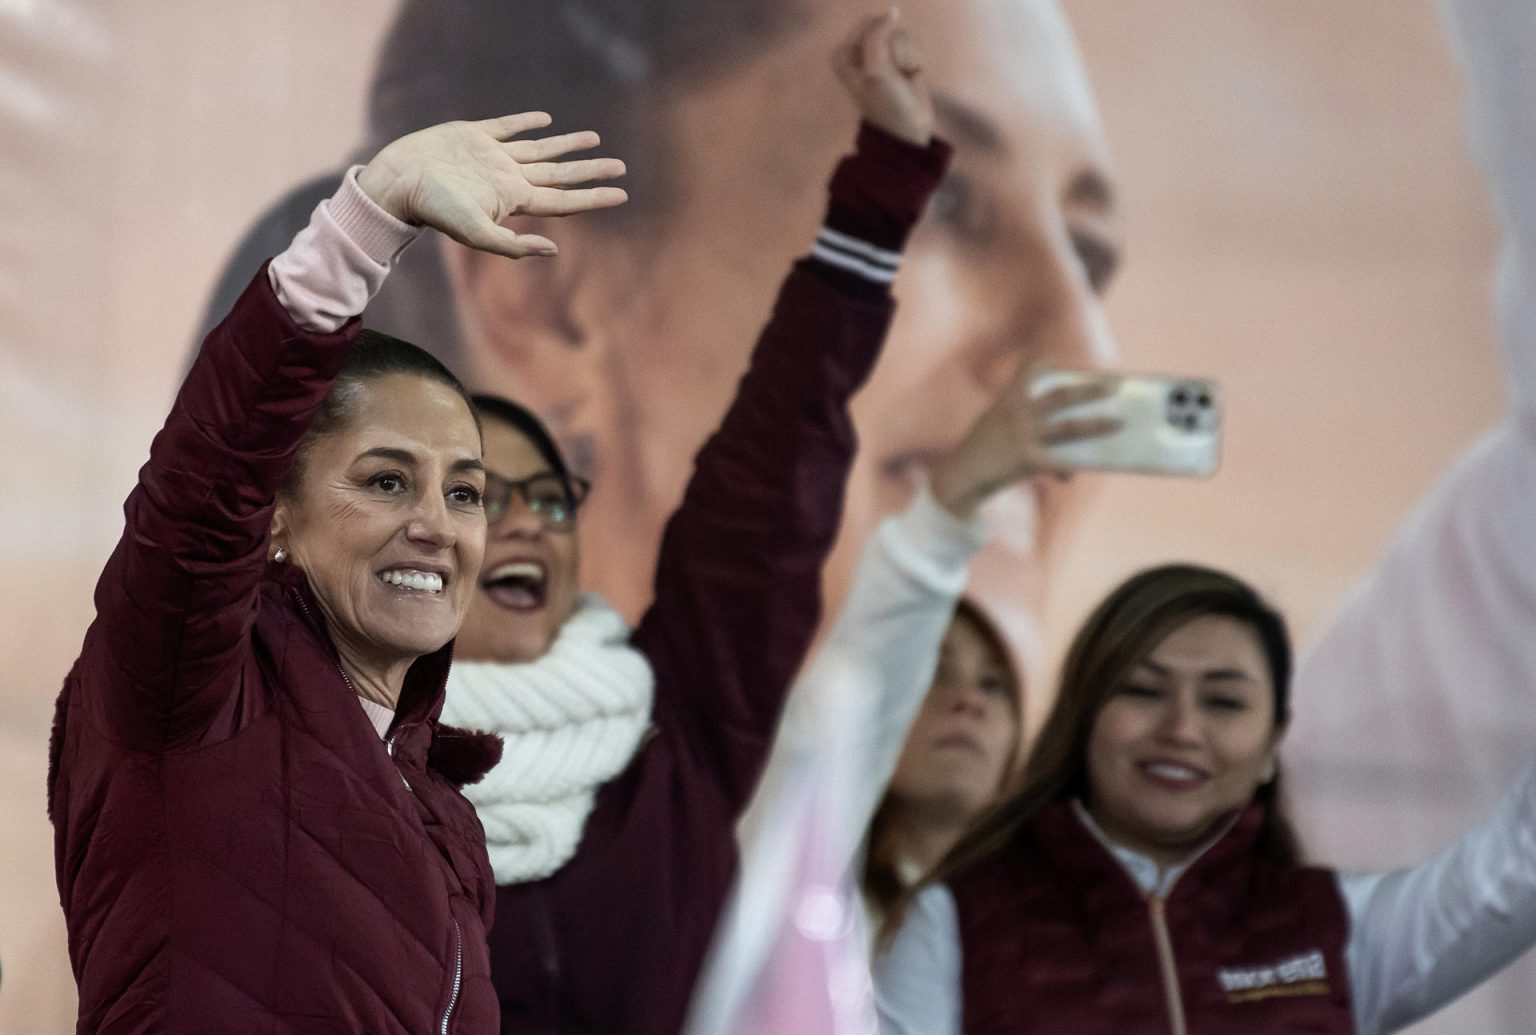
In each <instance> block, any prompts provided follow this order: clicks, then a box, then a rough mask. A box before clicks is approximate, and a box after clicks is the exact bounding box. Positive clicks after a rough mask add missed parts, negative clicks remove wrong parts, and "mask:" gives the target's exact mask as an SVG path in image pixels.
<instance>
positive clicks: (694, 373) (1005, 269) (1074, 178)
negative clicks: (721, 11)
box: [447, 0, 1119, 656]
mask: <svg viewBox="0 0 1536 1035" xmlns="http://www.w3.org/2000/svg"><path fill="white" fill-rule="evenodd" d="M855 13H857V12H854V11H850V10H847V9H845V7H844V6H843V5H837V4H832V3H830V2H827V3H822V4H818V5H813V7H812V9H811V10H810V11H809V13H808V15H807V17H806V18H805V19H804V20H802V21H799V22H797V23H795V24H793V25H792V26H791V27H790V28H789V29H788V30H786V31H784V32H782V33H780V34H779V35H778V37H777V38H775V39H773V40H771V41H769V42H768V43H766V44H765V46H764V48H763V49H762V50H761V51H757V52H753V53H752V54H749V55H748V56H746V57H745V58H743V59H742V60H740V61H738V62H736V63H735V64H734V65H733V66H732V67H731V68H729V69H727V70H725V71H723V72H720V73H718V74H715V75H713V76H712V77H710V78H709V79H708V81H707V82H704V83H701V84H699V85H698V86H697V87H696V88H690V87H689V85H688V84H684V85H682V86H678V87H675V88H673V89H672V90H670V91H669V96H668V97H666V98H665V99H664V103H658V105H657V106H656V109H657V110H656V111H655V117H656V119H657V120H658V122H657V125H656V130H655V132H657V133H658V134H662V135H664V136H665V138H666V140H667V146H668V147H669V148H670V149H671V151H672V159H673V161H674V162H675V164H676V168H675V170H674V172H675V175H674V176H673V178H672V184H673V187H672V192H673V194H674V195H675V196H673V197H669V198H668V199H667V202H666V206H665V211H664V213H663V214H662V215H661V216H659V217H658V219H657V221H656V224H655V226H656V230H655V232H654V233H649V234H643V235H639V234H628V235H612V236H609V237H603V236H601V235H600V234H598V233H593V232H590V231H589V230H588V229H587V228H586V227H584V226H582V225H578V224H567V225H562V226H561V227H559V228H558V231H559V233H560V234H561V249H562V254H561V257H560V258H559V259H558V260H557V261H556V262H553V263H549V264H547V265H544V266H540V267H538V268H536V269H532V270H530V268H529V265H528V264H519V265H518V266H516V267H515V268H512V267H511V264H508V263H486V262H483V261H481V260H479V259H477V258H476V257H475V256H474V255H473V254H472V253H468V252H466V251H464V250H462V249H459V248H458V247H457V246H453V245H449V246H448V249H449V251H448V253H447V264H448V268H449V271H450V277H451V280H452V282H453V284H454V290H455V294H456V299H457V302H458V304H459V307H460V313H461V315H462V317H463V321H462V322H463V325H464V333H465V338H466V347H467V349H468V353H469V355H468V358H467V360H466V362H465V369H464V370H463V371H462V373H464V374H465V375H467V377H468V379H470V380H471V381H473V382H474V383H475V384H476V385H477V386H478V387H480V388H483V389H485V390H488V391H492V392H499V393H503V394H506V395H508V396H511V397H513V398H516V399H518V400H519V401H521V402H523V403H525V404H527V405H529V406H530V407H532V408H533V409H535V410H537V411H538V412H539V413H540V414H541V415H543V416H544V417H545V418H546V419H547V420H548V421H549V422H550V424H551V426H552V428H553V429H554V431H555V433H556V435H557V436H558V437H559V438H560V439H561V440H562V442H563V443H565V444H566V447H567V449H568V450H569V454H570V455H571V458H572V461H573V463H574V465H575V466H576V468H577V469H578V470H580V471H582V472H583V473H587V474H589V475H590V477H591V478H592V481H593V483H594V487H593V492H592V495H591V497H590V500H589V502H588V503H587V506H586V509H585V510H584V511H583V515H582V518H583V528H582V549H583V552H584V554H585V556H586V558H587V562H588V564H587V571H588V572H589V577H590V579H591V581H592V582H593V583H594V584H595V588H597V589H599V590H601V591H603V592H605V593H606V594H607V595H608V596H609V597H610V598H611V599H613V600H614V602H615V603H616V604H617V605H618V606H619V607H620V608H621V609H624V610H625V611H627V612H629V613H630V614H631V615H633V614H634V612H635V611H636V610H638V606H639V605H640V604H642V603H643V602H644V601H645V600H646V599H648V597H649V593H650V578H651V563H652V561H653V559H654V548H653V547H652V548H650V549H642V548H638V547H637V543H638V544H654V543H656V542H657V541H658V539H659V535H660V531H661V526H662V523H663V522H664V521H665V519H666V517H667V515H668V514H669V513H670V511H671V510H672V509H673V508H674V507H675V506H676V504H677V502H678V500H679V498H680V496H681V492H682V489H683V486H684V484H685V482H686V480H687V477H688V474H689V471H690V469H691V461H692V457H693V454H694V453H695V451H696V450H697V449H698V448H699V446H700V445H701V444H702V443H703V441H704V439H705V437H706V436H707V435H708V434H709V432H710V431H711V430H712V429H713V428H714V427H715V426H716V425H717V424H718V423H719V420H720V418H721V416H722V415H723V413H724V411H725V408H726V406H727V405H728V404H729V401H730V398H731V396H732V394H733V392H734V390H735V386H736V382H737V380H738V378H739V377H740V375H741V373H742V371H743V369H744V368H745V364H746V359H747V355H748V352H749V350H750V349H751V347H752V344H753V342H754V340H755V339H756V336H757V333H758V331H759V329H760V328H761V327H762V325H763V323H764V321H765V320H766V319H767V317H768V313H769V310H770V307H771V305H772V299H773V295H774V293H775V292H776V290H777V288H778V285H779V283H780V282H781V280H782V279H783V277H784V275H785V272H786V271H787V269H788V267H789V264H790V262H791V261H792V260H793V259H794V258H796V257H799V256H802V255H804V254H805V253H806V252H807V251H808V249H809V245H810V242H811V240H812V238H813V236H814V233H815V229H816V226H817V225H818V222H819V219H820V215H821V212H822V208H823V206H824V204H825V193H824V185H825V183H826V181H827V179H828V177H829V175H830V173H831V170H832V167H833V164H834V162H835V161H836V159H837V158H838V156H839V155H841V154H843V153H845V152H846V151H847V150H848V148H849V147H850V145H851V143H852V139H853V128H854V124H853V117H852V111H851V107H850V106H849V105H848V104H846V103H845V102H844V101H843V100H842V94H841V91H840V90H839V89H838V88H837V86H836V85H835V83H834V81H833V76H832V72H831V69H830V60H829V59H830V55H831V51H832V46H833V44H834V42H835V41H836V40H837V39H838V38H839V37H840V36H841V35H842V34H843V33H845V32H846V31H847V26H848V24H849V22H850V20H851V19H852V18H853V17H854V15H855ZM902 18H903V19H904V21H905V24H906V26H907V28H908V29H909V30H910V31H911V32H912V33H913V35H914V36H915V37H916V39H917V41H918V43H919V45H920V46H921V48H922V49H923V51H924V53H925V54H926V56H927V63H928V68H929V70H930V81H931V82H932V83H933V85H934V88H935V91H936V103H937V112H938V117H939V132H940V133H941V135H943V136H944V137H945V138H946V139H948V140H949V141H950V142H952V143H953V144H954V145H955V148H956V154H955V159H954V162H953V166H952V172H951V175H950V176H949V178H948V179H947V181H946V182H945V183H944V184H943V186H942V187H941V188H940V190H939V191H938V193H937V195H936V196H935V198H934V201H933V204H932V206H931V208H930V211H929V212H928V214H927V216H926V218H925V219H924V221H923V223H922V224H921V225H920V227H919V229H918V230H917V232H916V233H915V234H914V236H913V238H912V240H911V242H910V244H909V246H908V250H907V255H906V259H905V263H904V266H903V269H902V272H901V274H900V276H899V277H898V280H897V283H896V294H897V298H898V300H899V303H900V305H899V310H898V313H897V317H896V320H895V324H894V326H893V329H892V331H891V335H890V338H889V341H888V343H887V345H886V349H885V353H884V356H883V358H882V359H881V361H880V364H879V366H878V367H877V368H876V370H875V373H874V376H873V378H872V380H871V382H870V384H869V385H868V387H867V388H866V389H865V390H864V391H863V392H862V393H861V394H860V395H859V397H858V398H857V399H856V401H855V403H854V418H855V422H856V425H857V428H858V434H859V440H860V448H859V454H858V459H857V462H856V465H855V468H854V472H853V476H852V480H851V482H850V484H849V489H848V500H847V510H846V516H845V520H844V527H843V534H842V539H841V541H840V542H839V544H838V547H837V550H836V551H835V553H834V555H833V558H832V560H831V561H830V563H829V566H828V570H827V587H828V591H829V594H828V602H829V610H830V607H835V606H836V604H837V603H839V602H840V601H841V599H842V596H843V593H844V591H845V589H846V584H847V580H848V578H849V576H850V574H851V569H852V566H853V564H854V562H855V560H856V558H857V554H858V549H859V546H860V545H861V544H862V542H863V541H864V539H865V538H866V537H867V535H868V534H869V532H870V531H871V530H872V528H873V527H874V525H875V524H876V523H877V522H878V520H879V519H880V518H881V517H882V516H883V515H885V514H887V513H889V512H891V511H893V510H896V509H899V508H901V507H902V506H904V505H905V504H906V502H907V501H908V500H909V499H910V498H911V495H912V492H913V490H914V487H915V485H916V484H917V483H918V482H919V480H920V479H921V478H922V477H923V474H924V471H925V468H926V466H927V464H928V462H929V460H930V458H931V457H933V456H934V455H935V454H936V453H937V452H939V451H941V450H943V449H945V448H946V447H947V446H949V445H950V444H951V443H953V442H955V441H956V440H957V439H958V438H959V436H960V435H961V433H962V432H963V430H964V429H965V428H966V427H967V426H968V424H969V423H970V422H971V421H972V419H973V418H974V417H975V416H976V415H977V414H978V413H979V412H980V411H981V409H982V408H983V406H984V405H985V404H986V403H987V402H988V401H989V400H990V399H991V398H992V396H993V395H994V394H995V393H996V392H997V391H998V390H999V389H1000V387H1001V386H1002V385H1003V384H1004V383H1005V382H1006V380H1007V379H1008V377H1009V376H1010V374H1011V373H1012V372H1013V371H1014V370H1015V368H1016V367H1017V365H1018V364H1019V363H1021V362H1043V363H1051V364H1058V365H1066V366H1091V365H1100V364H1103V363H1105V362H1106V361H1107V360H1109V359H1110V358H1111V356H1112V351H1113V349H1112V344H1111V341H1110V338H1109V335H1108V333H1107V330H1106V328H1105V324H1104V319H1103V314H1102V312H1101V309H1100V301H1099V295H1100V293H1101V292H1102V291H1103V290H1104V288H1105V287H1106V285H1107V284H1108V282H1109V280H1110V278H1111V276H1112V274H1113V272H1114V269H1115V266H1116V263H1117V258H1118V248H1119V245H1118V238H1117V224H1116V217H1115V213H1114V210H1113V206H1112V201H1111V196H1110V188H1109V182H1108V172H1107V161H1106V156H1105V148H1104V143H1103V140H1102V138H1101V134H1100V130H1099V126H1098V122H1097V116H1096V114H1095V111H1094V108H1093V102H1092V97H1091V95H1090V93H1089V89H1088V85H1087V81H1086V78H1085V76H1084V73H1083V69H1082V66H1081V64H1080V60H1079V58H1078V54H1077V50H1076V46H1075V43H1074V41H1073V40H1072V38H1071V35H1070V32H1069V30H1068V27H1067V25H1066V22H1065V20H1064V18H1063V17H1062V14H1061V12H1060V11H1059V10H1058V8H1057V7H1056V6H1055V4H1054V3H1044V2H1037V0H1017V2H1006V3H1004V2H993V0H973V2H969V3H960V4H957V3H953V2H946V0H914V2H909V3H904V4H903V5H902ZM1079 491H1080V490H1077V489H1073V488H1070V487H1064V486H1059V485H1057V484H1056V483H1054V482H1053V483H1051V484H1050V485H1040V486H1030V487H1026V488H1023V489H1020V490H1018V491H1015V492H1012V493H1009V494H1007V495H1006V497H1005V498H1004V499H1002V500H1000V501H998V502H997V503H996V504H994V505H993V507H992V509H991V510H990V511H989V516H990V517H991V519H992V521H993V525H994V530H995V533H996V534H997V536H998V537H999V539H1000V540H1001V542H1000V544H999V545H998V546H994V547H989V551H991V552H990V554H989V555H987V556H985V557H984V558H983V560H982V561H981V562H980V563H978V564H977V565H976V567H975V570H976V571H977V572H979V573H982V577H981V579H980V581H979V584H978V585H977V586H976V588H975V595H976V596H977V597H978V598H979V599H980V600H982V602H983V603H984V604H985V605H986V607H987V608H988V610H989V611H990V612H992V613H994V614H996V615H997V616H998V618H999V622H1000V624H1001V625H1002V626H1003V627H1004V628H1005V630H1006V631H1007V632H1008V634H1009V636H1010V638H1011V639H1012V640H1013V641H1014V643H1015V644H1016V645H1017V646H1018V647H1020V648H1022V649H1024V652H1025V654H1026V656H1027V655H1028V653H1029V652H1028V648H1029V647H1030V646H1032V639H1033V638H1032V635H1031V632H1032V627H1031V625H1030V621H1029V617H1028V615H1029V614H1030V612H1031V611H1032V610H1033V605H1034V603H1035V602H1036V601H1037V600H1038V598H1039V595H1040V592H1041V590H1042V588H1043V572H1042V562H1043V561H1045V560H1046V559H1047V558H1048V556H1049V553H1050V549H1051V545H1052V543H1053V542H1054V540H1055V539H1056V537H1057V535H1058V533H1059V532H1060V530H1061V529H1062V527H1063V525H1064V524H1065V523H1067V522H1068V521H1069V520H1070V517H1071V514H1072V512H1073V511H1074V509H1075V508H1076V507H1077V506H1078V504H1079V499H1078V497H1077V496H1076V495H1075V493H1077V492H1079Z"/></svg>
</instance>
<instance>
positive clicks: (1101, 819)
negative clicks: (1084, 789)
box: [1087, 615, 1283, 865]
mask: <svg viewBox="0 0 1536 1035" xmlns="http://www.w3.org/2000/svg"><path fill="white" fill-rule="evenodd" d="M1282 733H1283V730H1282V729H1279V728H1277V726H1276V723H1275V688H1274V684H1273V681H1272V678H1271V676H1270V670H1269V665H1268V663H1267V661H1266V658H1265V654H1264V649H1263V647H1262V646H1261V645H1260V642H1259V639H1258V637H1257V636H1256V635H1255V633H1254V630H1253V629H1252V627H1250V626H1249V625H1247V624H1246V623H1244V622H1242V621H1239V620H1238V619H1235V618H1229V617H1227V616H1225V615H1202V616H1200V617H1198V618H1193V619H1191V620H1190V621H1188V622H1185V623H1184V624H1183V625H1180V626H1178V627H1177V628H1176V629H1174V631H1173V632H1172V633H1170V634H1169V635H1168V636H1167V637H1165V638H1164V639H1163V640H1162V641H1161V642H1160V643H1158V645H1157V646H1156V647H1154V648H1153V649H1152V651H1151V652H1150V653H1149V654H1148V655H1147V656H1146V658H1145V659H1143V660H1142V661H1141V662H1140V663H1139V664H1138V665H1136V666H1135V667H1134V668H1133V669H1132V670H1131V671H1130V673H1129V674H1128V675H1127V678H1126V680H1125V682H1124V684H1123V685H1122V686H1121V687H1120V688H1119V689H1118V690H1116V691H1115V692H1114V693H1113V694H1112V695H1111V696H1110V697H1109V698H1108V699H1107V700H1106V702H1105V703H1104V706H1103V707H1102V708H1101V709H1100V710H1099V714H1098V716H1097V718H1096V719H1095V720H1094V722H1093V726H1092V732H1091V734H1090V736H1089V740H1088V752H1087V764H1088V787H1089V792H1088V801H1087V806H1088V810H1089V812H1090V813H1091V814H1092V815H1093V817H1094V819H1095V821H1097V822H1098V824H1099V826H1100V827H1101V828H1102V829H1103V830H1104V832H1105V833H1106V834H1108V835H1109V837H1110V838H1111V839H1112V840H1114V841H1116V842H1117V843H1119V844H1121V845H1124V846H1125V847H1127V848H1131V849H1134V850H1136V851H1139V852H1142V853H1144V854H1146V855H1149V856H1151V857H1152V858H1154V859H1157V860H1158V861H1159V862H1161V863H1163V864H1165V865H1171V864H1176V863H1179V862H1182V861H1183V860H1185V859H1186V858H1187V857H1188V856H1189V854H1190V853H1191V852H1193V851H1196V850H1198V849H1199V848H1200V846H1201V845H1202V844H1203V843H1204V842H1205V841H1206V840H1207V839H1209V838H1210V837H1211V836H1212V835H1213V834H1214V833H1215V832H1216V831H1217V829H1218V828H1219V826H1220V824H1221V823H1223V822H1224V821H1225V820H1226V818H1227V817H1229V816H1230V815H1232V813H1234V812H1236V811H1237V810H1239V809H1241V808H1243V807H1244V806H1246V805H1247V804H1248V803H1249V802H1250V801H1252V800H1253V797H1254V793H1255V791H1257V789H1258V787H1259V785H1260V784H1261V783H1263V782H1264V781H1266V780H1268V779H1270V778H1271V777H1272V773H1273V766H1274V762H1275V751H1276V748H1277V746H1278V744H1279V740H1280V736H1281V734H1282Z"/></svg>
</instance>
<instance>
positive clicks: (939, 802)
mask: <svg viewBox="0 0 1536 1035" xmlns="http://www.w3.org/2000/svg"><path fill="white" fill-rule="evenodd" d="M1018 700H1019V687H1018V686H1016V685H1015V680H1014V675H1013V670H1012V668H1011V667H1010V666H1009V665H1008V663H1007V660H1006V659H1005V658H1004V657H1002V656H1001V655H1000V654H999V653H998V650H997V646H996V645H995V644H994V641H993V640H992V639H991V638H990V637H989V636H987V635H985V634H984V633H983V632H982V630H981V629H980V628H978V627H977V625H976V622H975V621H974V620H973V619H972V618H970V617H969V616H968V615H966V614H965V613H964V612H960V613H957V614H956V616H955V618H954V619H953V620H952V621H951V622H950V624H949V629H948V630H947V631H946V632H945V634H944V641H943V644H942V645H941V647H940V649H939V666H938V669H937V671H936V672H935V673H934V677H933V685H932V686H931V687H930V688H929V690H928V696H927V697H926V698H925V699H924V700H923V706H922V709H921V710H920V711H919V712H918V714H917V718H916V720H915V721H914V722H913V723H912V728H911V730H910V731H909V732H908V733H907V740H906V743H905V744H904V745H903V747H902V750H901V758H900V760H899V761H898V762H897V763H896V771H895V773H894V774H893V775H892V777H891V783H890V794H891V796H892V798H893V799H894V800H895V801H896V802H898V803H900V804H901V805H902V806H903V807H904V808H908V809H921V810H926V811H928V812H929V813H930V814H931V815H935V816H940V815H941V816H945V817H948V818H949V819H951V820H952V821H954V822H965V821H967V820H969V819H970V818H971V817H972V816H974V815H976V814H977V813H978V812H980V811H981V810H982V809H983V808H985V807H986V806H987V805H990V804H991V803H992V801H993V800H994V799H995V798H996V796H997V793H998V791H999V790H1000V788H1001V787H1002V784H1003V781H1004V779H1005V778H1006V777H1007V775H1008V767H1009V763H1010V762H1011V760H1012V759H1013V756H1014V753H1015V751H1016V749H1017V747H1018V742H1019V712H1018V704H1017V702H1018Z"/></svg>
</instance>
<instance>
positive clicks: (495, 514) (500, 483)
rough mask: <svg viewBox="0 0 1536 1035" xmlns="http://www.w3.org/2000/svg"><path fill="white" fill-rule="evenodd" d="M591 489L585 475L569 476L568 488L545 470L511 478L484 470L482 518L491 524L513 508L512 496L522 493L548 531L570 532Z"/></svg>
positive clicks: (524, 500) (558, 478)
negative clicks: (529, 476) (483, 509)
mask: <svg viewBox="0 0 1536 1035" xmlns="http://www.w3.org/2000/svg"><path fill="white" fill-rule="evenodd" d="M590 488H591V485H590V483H588V481H587V480H586V479H585V478H572V479H571V484H570V488H569V489H567V488H566V484H565V482H563V481H561V480H560V477H559V476H558V475H555V474H551V473H550V472H548V471H544V472H541V473H539V474H536V475H534V476H533V477H532V478H522V479H519V480H517V481H513V480H512V479H510V478H503V477H501V475H499V474H493V473H491V472H490V471H486V472H485V497H484V499H485V521H486V524H490V525H494V524H495V523H496V522H498V521H500V520H501V519H502V518H503V517H505V516H506V513H507V511H508V510H510V509H511V507H512V497H513V496H521V497H522V498H523V502H524V503H525V504H527V505H528V509H529V510H530V511H532V512H533V513H534V515H535V516H536V517H538V519H539V524H541V525H543V526H544V528H545V529H546V530H547V531H550V532H569V531H570V530H571V529H572V528H573V527H574V526H575V523H576V511H577V510H579V509H580V508H581V503H582V501H583V500H585V499H586V498H587V490H588V489H590Z"/></svg>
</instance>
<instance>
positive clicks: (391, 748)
mask: <svg viewBox="0 0 1536 1035" xmlns="http://www.w3.org/2000/svg"><path fill="white" fill-rule="evenodd" d="M399 735H400V731H399V730H396V731H395V732H393V733H391V734H390V735H389V739H388V740H386V741H385V742H384V750H385V751H388V752H389V757H390V758H394V757H395V738H396V737H398V736H399ZM395 772H397V773H400V782H401V783H403V784H405V789H406V790H408V791H410V790H411V781H409V780H407V779H406V778H405V773H404V772H402V771H401V769H400V766H399V765H396V766H395ZM411 793H412V794H415V793H416V792H415V791H411Z"/></svg>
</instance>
